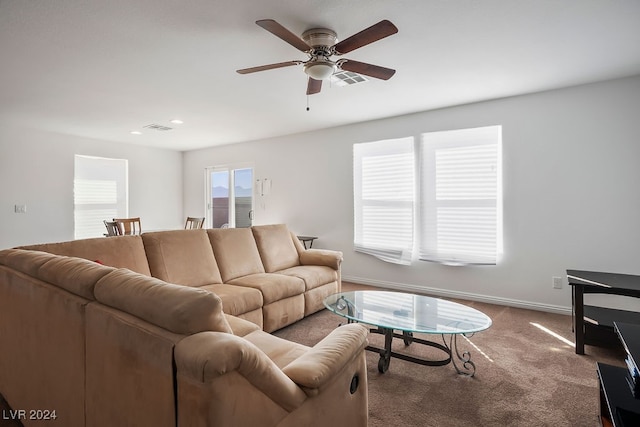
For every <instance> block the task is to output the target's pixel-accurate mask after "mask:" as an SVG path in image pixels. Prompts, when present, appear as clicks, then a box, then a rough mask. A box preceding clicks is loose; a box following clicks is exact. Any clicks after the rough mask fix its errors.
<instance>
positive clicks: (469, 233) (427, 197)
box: [354, 126, 502, 265]
mask: <svg viewBox="0 0 640 427" xmlns="http://www.w3.org/2000/svg"><path fill="white" fill-rule="evenodd" d="M501 133H502V128H501V127H500V126H489V127H482V128H474V129H463V130H455V131H445V132H432V133H425V134H423V135H422V140H421V141H414V139H413V138H402V139H394V140H385V141H378V142H371V143H361V144H354V212H355V214H354V221H355V225H354V248H355V250H356V251H358V252H363V253H368V254H370V255H374V256H376V257H378V258H380V259H383V260H385V261H389V262H394V263H398V264H410V263H411V260H412V257H413V250H414V247H416V248H417V249H418V251H417V253H418V258H419V259H421V260H426V261H436V262H441V263H445V264H457V265H461V264H496V263H497V261H498V257H499V255H500V254H501V253H502V180H501V163H502V161H501V138H502V136H501ZM416 169H417V170H418V173H417V174H416V173H414V171H415V170H416ZM415 188H417V189H418V190H417V191H416V190H414V189H415ZM414 219H415V220H414ZM414 229H415V233H414ZM414 236H417V238H414Z"/></svg>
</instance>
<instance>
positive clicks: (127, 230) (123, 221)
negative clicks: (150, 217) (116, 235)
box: [113, 217, 142, 235]
mask: <svg viewBox="0 0 640 427" xmlns="http://www.w3.org/2000/svg"><path fill="white" fill-rule="evenodd" d="M113 221H115V222H117V223H118V228H119V229H120V234H122V235H132V234H140V233H142V227H141V225H140V217H136V218H113Z"/></svg>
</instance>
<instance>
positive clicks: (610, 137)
mask: <svg viewBox="0 0 640 427" xmlns="http://www.w3.org/2000/svg"><path fill="white" fill-rule="evenodd" d="M345 90H348V88H346V89H345ZM320 96H322V95H320ZM416 96H428V94H416ZM380 102H384V100H382V99H381V100H380ZM639 112H640V76H639V77H634V78H627V79H620V80H614V81H609V82H603V83H599V84H592V85H585V86H578V87H573V88H567V89H562V90H556V91H549V92H544V93H538V94H532V95H526V96H519V97H513V98H506V99H501V100H494V101H488V102H482V103H477V104H472V105H466V106H460V107H454V108H447V109H442V110H436V111H430V112H424V113H419V114H412V115H407V116H402V117H395V118H390V119H384V120H377V121H372V122H368V123H361V124H357V125H350V126H344V127H340V128H334V129H328V130H322V131H316V132H310V133H305V134H299V135H292V136H286V137H281V138H273V139H268V140H261V141H253V142H248V143H243V144H234V145H227V146H222V147H213V148H209V149H204V150H196V151H191V152H186V153H184V157H183V159H184V161H183V173H184V203H185V212H191V211H193V212H199V211H203V203H204V201H203V200H204V197H203V194H204V180H203V170H204V168H205V167H207V166H213V165H219V164H228V163H235V162H247V161H251V162H254V164H255V176H256V178H270V179H271V180H272V181H273V188H272V191H271V195H270V196H268V197H267V198H265V200H264V207H261V206H260V204H259V203H257V204H256V206H257V209H256V215H255V223H256V224H267V223H286V224H288V225H289V227H290V228H291V229H292V230H294V231H295V232H297V233H299V234H310V235H317V236H319V239H318V240H317V241H316V243H315V244H314V247H319V248H330V249H337V250H341V251H343V252H344V264H343V277H344V278H345V279H347V280H352V281H357V282H361V283H368V284H374V285H381V286H390V287H398V288H402V289H407V290H411V289H421V290H426V291H429V292H433V293H436V294H441V295H449V296H460V297H465V298H471V299H480V300H483V299H484V300H491V301H494V302H503V303H505V304H511V305H519V306H524V307H527V306H531V307H534V308H541V309H548V310H552V311H555V310H557V311H563V310H566V308H567V307H569V306H570V304H571V298H570V289H569V287H568V286H567V285H566V269H585V270H599V271H615V272H620V273H633V274H640V262H639V260H640V190H639V189H638V184H639V183H640V120H638V118H639V117H640V116H639ZM310 114H322V112H321V111H317V110H316V111H313V110H312V111H311V112H310ZM494 124H500V125H502V126H503V157H504V239H505V240H504V247H505V255H504V258H503V260H502V261H501V262H500V263H499V265H497V266H482V267H447V266H442V265H438V264H433V263H427V262H415V263H414V264H413V265H411V266H397V265H392V264H388V263H384V262H382V261H379V260H377V259H375V258H372V257H370V256H367V255H363V254H358V253H355V252H354V251H353V245H352V238H353V203H352V193H353V192H352V145H353V143H355V142H365V141H374V140H379V139H385V138H394V137H403V136H411V135H416V136H417V135H419V134H420V133H422V132H425V131H437V130H447V129H459V128H470V127H475V126H485V125H494ZM247 125H250V123H247ZM552 276H561V277H563V278H564V280H565V286H564V287H563V289H561V290H555V289H552V286H551V283H552V279H551V278H552ZM624 304H626V305H627V306H629V307H628V308H632V309H637V310H639V311H640V302H638V300H635V299H634V300H632V299H629V300H627V301H625V302H624Z"/></svg>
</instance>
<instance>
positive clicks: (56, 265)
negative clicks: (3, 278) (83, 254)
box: [0, 249, 114, 300]
mask: <svg viewBox="0 0 640 427" xmlns="http://www.w3.org/2000/svg"><path fill="white" fill-rule="evenodd" d="M0 264H1V265H6V266H7V267H10V268H12V269H14V270H17V271H20V272H22V273H24V274H27V275H29V276H31V277H34V278H37V279H39V280H42V281H44V282H47V283H50V284H53V285H55V286H57V287H59V288H62V289H64V290H66V291H68V292H71V293H73V294H76V295H79V296H81V297H83V298H86V299H88V300H93V299H94V297H93V288H94V286H95V284H96V282H97V281H98V280H100V279H101V278H102V277H104V276H105V275H107V274H108V273H110V272H111V271H113V270H114V268H113V267H106V266H103V265H100V264H98V263H95V262H93V261H88V260H86V259H82V258H75V257H67V256H61V255H54V254H50V253H48V252H40V251H31V250H25V249H7V250H3V251H0Z"/></svg>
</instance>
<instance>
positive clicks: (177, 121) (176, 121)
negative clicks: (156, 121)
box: [171, 119, 184, 125]
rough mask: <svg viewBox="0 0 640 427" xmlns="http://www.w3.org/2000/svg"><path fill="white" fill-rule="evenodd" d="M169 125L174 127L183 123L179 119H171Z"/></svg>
mask: <svg viewBox="0 0 640 427" xmlns="http://www.w3.org/2000/svg"><path fill="white" fill-rule="evenodd" d="M171 123H173V124H174V125H181V124H183V123H184V122H183V121H182V120H180V119H173V120H171Z"/></svg>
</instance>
